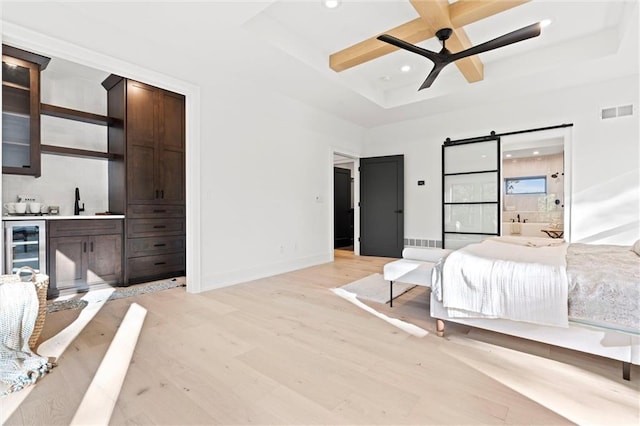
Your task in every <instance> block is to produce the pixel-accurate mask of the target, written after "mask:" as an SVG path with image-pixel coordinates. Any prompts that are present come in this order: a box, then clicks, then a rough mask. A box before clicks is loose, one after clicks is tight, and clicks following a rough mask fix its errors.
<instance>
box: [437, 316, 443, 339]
mask: <svg viewBox="0 0 640 426" xmlns="http://www.w3.org/2000/svg"><path fill="white" fill-rule="evenodd" d="M436 334H437V335H438V337H444V321H443V320H441V319H436Z"/></svg>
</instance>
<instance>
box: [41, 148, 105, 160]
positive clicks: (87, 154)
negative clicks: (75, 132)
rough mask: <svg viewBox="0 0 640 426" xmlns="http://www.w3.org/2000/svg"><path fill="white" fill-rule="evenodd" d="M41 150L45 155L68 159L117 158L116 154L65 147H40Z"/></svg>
mask: <svg viewBox="0 0 640 426" xmlns="http://www.w3.org/2000/svg"><path fill="white" fill-rule="evenodd" d="M40 149H41V150H42V152H43V153H45V154H55V155H65V156H67V157H80V158H104V159H106V160H108V159H110V158H115V157H116V156H115V155H114V154H109V153H108V152H100V151H90V150H88V149H77V148H67V147H65V146H55V145H40Z"/></svg>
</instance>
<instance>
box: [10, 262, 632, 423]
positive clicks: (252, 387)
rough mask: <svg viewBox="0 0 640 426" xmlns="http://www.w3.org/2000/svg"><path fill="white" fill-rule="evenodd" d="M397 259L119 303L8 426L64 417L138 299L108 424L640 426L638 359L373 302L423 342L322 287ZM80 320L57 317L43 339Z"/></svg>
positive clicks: (412, 297) (413, 301)
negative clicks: (138, 314)
mask: <svg viewBox="0 0 640 426" xmlns="http://www.w3.org/2000/svg"><path fill="white" fill-rule="evenodd" d="M388 261H389V259H384V258H373V257H355V256H353V253H350V252H346V251H340V250H337V251H336V259H335V262H332V263H328V264H324V265H319V266H315V267H311V268H307V269H303V270H300V271H295V272H291V273H287V274H283V275H278V276H274V277H270V278H265V279H260V280H257V281H253V282H249V283H244V284H239V285H236V286H232V287H227V288H224V289H220V290H214V291H209V292H206V293H202V294H196V295H194V294H188V293H186V292H185V290H184V288H175V289H171V290H165V291H162V292H158V293H153V294H148V295H143V296H138V297H134V298H127V299H119V300H114V301H110V302H108V303H106V304H105V305H104V307H103V308H102V309H101V310H100V312H99V313H98V314H97V315H96V316H95V318H94V319H93V320H92V321H91V322H90V323H89V325H88V326H87V327H86V328H85V329H84V330H83V331H82V332H81V334H80V335H79V336H78V337H77V338H76V339H75V340H74V342H73V343H72V344H71V345H70V346H69V347H68V349H67V350H66V351H65V352H64V354H63V355H62V356H61V357H60V358H59V366H58V367H57V368H55V369H54V370H53V371H52V372H51V373H50V374H49V375H47V376H45V377H44V378H43V380H42V381H41V382H39V383H38V384H37V385H36V386H35V388H34V389H33V390H32V392H31V393H30V394H29V395H28V396H27V398H26V400H25V401H24V402H23V403H22V404H21V406H20V407H19V408H18V409H17V410H16V411H15V412H14V413H13V415H12V416H11V417H10V418H9V419H8V421H7V424H28V425H34V424H69V423H70V421H71V420H72V418H73V416H74V413H75V412H76V410H77V408H78V405H79V404H80V402H81V400H82V397H83V395H84V394H85V392H86V390H87V388H88V387H89V385H90V383H91V380H92V378H93V376H94V374H95V373H96V371H97V369H98V367H99V365H100V362H101V360H102V358H103V356H104V355H105V353H106V351H107V349H108V347H109V344H110V342H111V341H112V339H113V337H114V335H115V334H116V332H117V330H118V327H119V325H120V323H121V321H122V319H123V317H124V315H125V313H126V311H127V309H128V307H129V305H130V304H131V303H133V302H136V303H138V304H139V305H141V306H143V307H144V308H146V309H147V311H148V313H147V316H146V319H145V322H144V326H143V328H142V332H141V334H140V337H139V340H138V342H137V345H136V348H135V352H134V355H133V359H132V360H131V363H130V365H129V369H128V372H127V375H126V378H125V381H124V384H123V386H122V389H121V391H120V394H119V398H118V399H117V402H116V405H115V408H114V411H113V415H112V417H111V419H110V421H109V423H111V424H174V425H183V424H343V425H345V424H567V423H580V424H587V423H590V424H638V420H639V416H640V412H639V410H640V406H639V404H640V403H639V383H640V369H638V368H637V367H636V366H633V368H632V372H631V373H632V380H631V381H630V382H625V381H623V380H622V379H621V371H620V363H619V362H615V361H611V360H607V359H603V358H599V357H594V356H590V355H585V354H581V353H578V352H574V351H569V350H564V349H560V348H555V347H550V346H548V345H543V344H539V343H535V342H528V341H525V340H522V339H514V338H509V337H506V336H501V335H498V334H495V333H489V332H482V331H478V330H470V329H469V328H466V327H462V326H456V325H453V324H450V325H448V328H447V333H448V334H447V337H445V338H439V337H437V336H436V335H435V332H434V331H435V321H433V320H432V319H431V318H430V317H429V314H428V312H429V311H428V293H427V291H426V290H425V289H423V288H415V289H414V290H411V291H410V292H408V293H406V294H405V295H403V296H402V297H400V298H399V299H397V301H395V302H394V307H393V308H389V307H388V306H385V305H379V304H370V306H372V307H374V308H375V309H377V310H379V311H380V312H382V313H385V314H387V315H389V316H393V317H396V318H401V319H404V320H405V321H408V322H411V323H413V324H416V325H418V326H420V327H422V328H425V329H426V330H428V331H430V334H429V335H427V336H426V337H422V338H418V337H413V336H410V335H408V334H406V333H405V332H403V331H401V330H400V329H398V328H396V327H394V326H392V325H390V324H388V323H386V322H384V321H382V320H380V319H379V318H377V317H375V316H373V315H371V314H369V313H367V312H365V311H364V310H362V309H360V308H358V307H356V306H354V305H353V304H351V303H349V302H347V301H346V300H344V299H342V298H340V297H338V296H336V295H335V294H333V293H332V292H331V291H329V289H330V288H333V287H339V286H341V285H343V284H346V283H349V282H351V281H354V280H357V279H359V278H363V277H365V276H368V275H369V274H372V273H375V272H381V271H382V266H383V265H384V263H386V262H388ZM77 315H78V313H77V311H61V312H57V313H53V314H50V315H49V316H48V317H47V322H46V325H45V329H44V331H43V335H42V339H47V338H49V337H51V336H53V335H54V334H56V333H57V332H58V331H59V330H62V329H63V328H64V327H65V326H66V325H67V324H69V323H70V322H71V321H73V320H74V319H75V317H76V316H77ZM0 403H1V401H0Z"/></svg>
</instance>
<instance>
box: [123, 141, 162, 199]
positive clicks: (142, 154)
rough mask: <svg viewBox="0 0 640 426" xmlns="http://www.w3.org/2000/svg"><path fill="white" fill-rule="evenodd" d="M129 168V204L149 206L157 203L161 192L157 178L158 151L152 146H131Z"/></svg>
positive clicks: (129, 149)
mask: <svg viewBox="0 0 640 426" xmlns="http://www.w3.org/2000/svg"><path fill="white" fill-rule="evenodd" d="M127 155H128V157H129V160H128V163H129V164H128V166H127V169H128V171H127V176H128V177H127V186H128V188H129V189H128V191H129V203H136V204H147V203H154V202H156V200H157V198H158V197H159V196H160V190H159V189H158V185H157V182H156V178H155V169H156V168H155V166H154V164H155V162H156V155H157V151H156V150H155V149H154V148H153V147H150V146H142V145H130V146H129V147H128V148H127Z"/></svg>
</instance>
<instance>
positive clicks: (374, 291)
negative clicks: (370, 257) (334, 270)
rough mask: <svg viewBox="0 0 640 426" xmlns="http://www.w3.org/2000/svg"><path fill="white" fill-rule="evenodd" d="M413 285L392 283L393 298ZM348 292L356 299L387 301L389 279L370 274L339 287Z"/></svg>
mask: <svg viewBox="0 0 640 426" xmlns="http://www.w3.org/2000/svg"><path fill="white" fill-rule="evenodd" d="M413 287H415V285H414V284H404V283H395V282H394V283H393V297H394V299H395V298H396V297H398V296H400V295H401V294H404V293H406V292H407V291H409V290H411V289H412V288H413ZM340 288H341V289H343V290H346V291H348V292H350V293H355V295H356V297H357V298H358V299H363V300H369V301H371V302H377V303H388V302H389V281H387V280H385V279H384V277H383V276H382V275H381V274H371V275H369V276H368V277H365V278H362V279H359V280H357V281H354V282H351V283H349V284H346V285H343V286H342V287H340Z"/></svg>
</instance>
